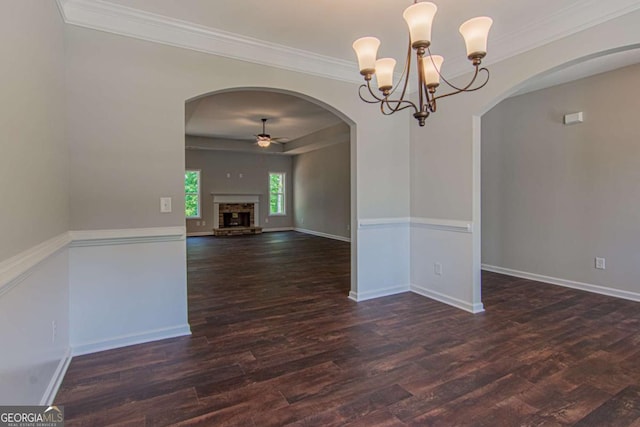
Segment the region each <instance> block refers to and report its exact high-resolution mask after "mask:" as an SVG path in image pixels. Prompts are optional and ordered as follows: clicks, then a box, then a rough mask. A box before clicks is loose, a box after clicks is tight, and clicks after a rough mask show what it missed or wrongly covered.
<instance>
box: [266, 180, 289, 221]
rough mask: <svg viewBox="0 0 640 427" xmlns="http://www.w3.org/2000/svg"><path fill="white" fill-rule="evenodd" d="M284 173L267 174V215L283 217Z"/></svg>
mask: <svg viewBox="0 0 640 427" xmlns="http://www.w3.org/2000/svg"><path fill="white" fill-rule="evenodd" d="M284 178H285V175H284V172H277V173H274V172H271V173H269V214H270V215H284V214H285V213H286V212H285V204H284Z"/></svg>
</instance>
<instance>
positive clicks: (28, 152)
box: [0, 1, 69, 261]
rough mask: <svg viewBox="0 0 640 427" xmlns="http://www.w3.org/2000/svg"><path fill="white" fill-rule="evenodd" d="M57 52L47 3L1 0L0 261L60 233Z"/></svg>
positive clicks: (64, 149) (62, 142)
mask: <svg viewBox="0 0 640 427" xmlns="http://www.w3.org/2000/svg"><path fill="white" fill-rule="evenodd" d="M63 52H64V38H63V23H62V18H61V17H60V14H59V13H58V11H57V8H56V5H55V2H40V1H11V2H3V4H2V11H1V13H0V56H1V57H2V58H4V59H3V65H2V67H0V130H1V131H2V138H1V139H0V153H1V154H0V200H2V203H1V204H2V207H0V218H1V220H0V236H2V238H0V261H2V260H3V259H5V258H8V257H10V256H12V255H15V254H17V253H19V252H21V251H23V250H25V249H28V248H30V247H32V246H33V245H35V244H37V243H40V242H42V241H44V240H47V239H49V238H51V237H53V236H56V235H58V234H60V233H62V232H65V231H67V230H68V224H69V203H68V202H69V175H68V170H69V150H68V146H67V141H66V137H65V111H64V100H65V92H64V84H65V77H64V56H63Z"/></svg>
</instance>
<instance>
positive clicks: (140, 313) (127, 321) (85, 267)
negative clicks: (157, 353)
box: [69, 227, 190, 356]
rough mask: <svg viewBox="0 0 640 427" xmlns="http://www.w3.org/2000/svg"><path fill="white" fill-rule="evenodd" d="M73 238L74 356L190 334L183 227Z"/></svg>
mask: <svg viewBox="0 0 640 427" xmlns="http://www.w3.org/2000/svg"><path fill="white" fill-rule="evenodd" d="M71 235H72V236H73V241H72V243H71V245H70V246H71V247H70V249H69V265H70V281H69V283H70V285H69V286H70V319H71V325H72V329H71V335H70V342H71V348H72V351H73V353H72V354H73V355H74V356H75V355H79V354H86V353H91V352H95V351H101V350H107V349H111V348H117V347H122V346H126V345H132V344H138V343H142V342H148V341H155V340H159V339H164V338H172V337H175V336H180V335H188V334H190V328H189V324H188V321H187V283H186V263H185V259H186V245H185V229H184V227H166V228H153V229H131V230H91V231H86V232H71Z"/></svg>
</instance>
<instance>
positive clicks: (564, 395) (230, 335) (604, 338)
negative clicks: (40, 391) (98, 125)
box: [56, 232, 640, 427]
mask: <svg viewBox="0 0 640 427" xmlns="http://www.w3.org/2000/svg"><path fill="white" fill-rule="evenodd" d="M187 248H188V259H189V261H188V283H189V285H188V287H189V313H190V314H189V320H190V323H191V328H192V331H193V335H192V336H191V337H182V338H174V339H169V340H164V341H157V342H154V343H148V344H142V345H136V346H131V347H127V348H122V349H116V350H111V351H105V352H101V353H96V354H92V355H87V356H81V357H77V358H74V359H73V361H72V363H71V366H70V368H69V370H68V372H67V375H66V377H65V379H64V382H63V384H62V388H61V390H60V392H59V394H58V396H57V398H56V404H60V405H64V406H65V414H66V419H67V423H66V425H67V426H69V427H71V426H106V425H119V426H144V425H148V426H157V425H173V424H177V425H201V426H218V425H237V426H259V427H261V426H282V425H295V426H333V425H350V426H405V425H409V426H498V427H500V426H564V425H576V426H598V427H600V426H635V427H639V426H640V304H639V303H634V302H630V301H624V300H619V299H614V298H609V297H605V296H601V295H596V294H589V293H585V292H580V291H575V290H571V289H567V288H562V287H557V286H552V285H547V284H542V283H538V282H533V281H529V280H523V279H517V278H513V277H508V276H503V275H499V274H492V273H483V302H484V304H485V308H486V312H485V313H483V314H478V315H472V314H469V313H466V312H464V311H460V310H458V309H455V308H452V307H449V306H447V305H444V304H441V303H438V302H435V301H432V300H429V299H427V298H424V297H421V296H418V295H415V294H411V293H405V294H401V295H395V296H391V297H386V298H379V299H376V300H371V301H367V302H362V303H358V304H356V303H355V302H353V301H350V300H348V299H347V293H348V290H349V252H350V249H349V245H348V244H347V243H343V242H338V241H333V240H329V239H323V238H319V237H312V236H307V235H303V234H299V233H295V232H285V233H270V234H263V235H258V236H246V237H230V238H211V237H202V238H189V240H188V242H187ZM141 303H143V302H141Z"/></svg>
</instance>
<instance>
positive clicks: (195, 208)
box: [184, 170, 200, 218]
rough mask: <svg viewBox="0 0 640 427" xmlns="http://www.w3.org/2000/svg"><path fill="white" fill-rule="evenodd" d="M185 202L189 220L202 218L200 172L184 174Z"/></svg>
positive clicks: (190, 171)
mask: <svg viewBox="0 0 640 427" xmlns="http://www.w3.org/2000/svg"><path fill="white" fill-rule="evenodd" d="M184 202H185V216H186V217H187V218H200V171H198V170H187V171H185V173H184Z"/></svg>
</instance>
